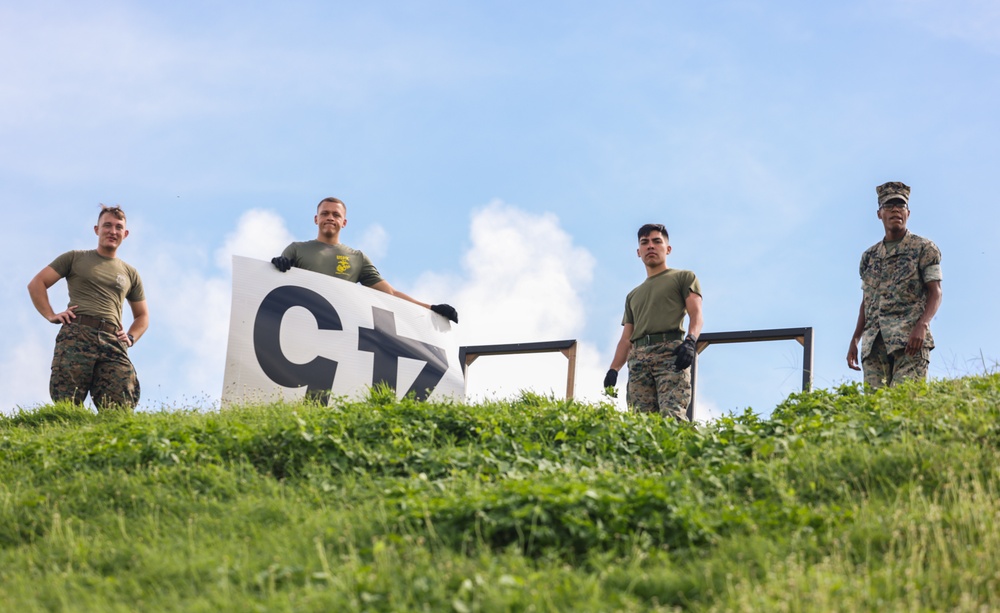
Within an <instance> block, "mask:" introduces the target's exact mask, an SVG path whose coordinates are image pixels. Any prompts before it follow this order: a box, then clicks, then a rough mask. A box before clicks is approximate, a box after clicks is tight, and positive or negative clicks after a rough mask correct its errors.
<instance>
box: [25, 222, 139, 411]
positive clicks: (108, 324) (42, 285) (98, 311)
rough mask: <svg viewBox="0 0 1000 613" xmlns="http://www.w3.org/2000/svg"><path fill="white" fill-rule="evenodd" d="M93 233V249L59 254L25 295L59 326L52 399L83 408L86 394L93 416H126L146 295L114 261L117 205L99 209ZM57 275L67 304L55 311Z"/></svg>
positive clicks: (122, 230)
mask: <svg viewBox="0 0 1000 613" xmlns="http://www.w3.org/2000/svg"><path fill="white" fill-rule="evenodd" d="M94 234H96V235H97V249H94V250H88V251H67V252H66V253H64V254H62V255H60V256H59V257H57V258H56V259H55V260H53V261H52V263H51V264H49V265H48V266H46V267H45V268H43V269H42V270H41V271H40V272H39V273H38V274H37V275H35V277H34V278H33V279H32V280H31V282H30V283H28V294H29V295H30V296H31V302H32V303H33V304H34V305H35V309H37V310H38V312H39V313H41V315H42V317H44V318H45V319H47V320H49V321H50V322H52V323H54V324H60V325H61V326H62V327H61V328H60V329H59V334H58V335H57V336H56V347H55V351H54V354H53V357H52V375H51V377H50V379H49V394H50V395H51V396H52V401H53V402H59V401H61V400H70V401H72V402H74V403H76V404H82V403H83V401H84V399H86V397H87V394H90V397H91V400H93V401H94V405H95V406H96V407H97V410H98V411H103V410H105V409H109V408H119V409H125V410H127V411H131V410H132V409H134V408H135V405H136V404H138V402H139V394H140V389H139V379H138V377H137V376H136V372H135V368H134V367H133V365H132V361H131V360H130V359H129V357H128V350H129V349H130V348H131V347H132V345H134V344H135V343H136V341H138V340H139V338H140V337H141V336H142V335H143V333H144V332H145V331H146V329H147V328H148V327H149V311H148V309H147V307H146V295H145V293H144V291H143V288H142V279H140V278H139V273H138V272H137V271H136V270H135V268H133V267H132V266H130V265H128V264H126V263H125V262H123V261H122V260H120V259H119V258H118V257H117V253H118V247H120V246H121V244H122V242H123V241H124V240H125V238H126V237H127V236H128V230H127V229H126V227H125V212H124V211H122V209H121V207H119V206H113V207H109V206H105V205H103V204H102V205H101V212H100V213H99V214H98V216H97V225H96V226H94ZM62 278H65V279H66V285H67V288H68V289H69V306H68V307H67V308H66V310H65V311H61V312H59V313H56V312H55V310H54V309H53V308H52V304H51V303H50V302H49V294H48V290H49V288H50V287H52V286H53V285H54V284H55V283H56V282H57V281H59V279H62ZM126 300H127V301H128V303H129V307H130V308H131V310H132V324H131V325H130V326H129V328H128V330H127V331H126V330H125V328H124V326H123V325H122V306H123V304H124V302H125V301H126Z"/></svg>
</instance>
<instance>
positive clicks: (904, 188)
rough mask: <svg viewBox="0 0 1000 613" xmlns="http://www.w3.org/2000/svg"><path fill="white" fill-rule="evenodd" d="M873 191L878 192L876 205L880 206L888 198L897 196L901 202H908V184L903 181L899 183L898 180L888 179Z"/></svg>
mask: <svg viewBox="0 0 1000 613" xmlns="http://www.w3.org/2000/svg"><path fill="white" fill-rule="evenodd" d="M875 193H876V194H878V205H879V206H882V205H883V204H885V203H886V202H889V201H890V200H895V199H896V198H899V199H900V200H902V201H903V202H905V203H907V204H909V203H910V186H909V185H906V184H905V183H900V182H899V181H889V182H888V183H883V184H882V185H879V186H878V187H876V188H875Z"/></svg>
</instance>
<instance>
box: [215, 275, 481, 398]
mask: <svg viewBox="0 0 1000 613" xmlns="http://www.w3.org/2000/svg"><path fill="white" fill-rule="evenodd" d="M458 352H459V348H458V343H457V340H456V339H455V331H454V326H453V324H452V323H451V322H450V321H448V320H447V319H445V318H444V317H442V316H440V315H438V314H436V313H434V312H432V311H430V310H429V309H425V308H423V307H421V306H418V305H415V304H413V303H411V302H408V301H406V300H403V299H401V298H396V297H395V296H390V295H388V294H386V293H384V292H380V291H378V290H374V289H370V288H367V287H364V286H362V285H359V284H356V283H349V282H347V281H343V280H341V279H337V278H335V277H330V276H327V275H323V274H319V273H315V272H310V271H306V270H302V269H299V268H292V269H291V270H289V271H288V272H284V273H282V272H279V271H278V270H277V269H276V268H275V267H274V266H273V265H271V263H270V262H262V261H260V260H254V259H251V258H245V257H240V256H233V305H232V310H231V313H230V318H229V345H228V348H227V351H226V373H225V376H224V381H223V388H222V405H223V406H232V405H237V404H259V403H269V402H276V401H282V400H283V401H297V400H302V399H304V398H305V397H306V395H307V394H308V395H309V397H310V398H312V399H315V400H317V401H319V402H321V403H323V404H326V403H328V402H329V399H330V398H331V397H333V398H335V397H338V396H346V397H348V398H352V399H358V398H361V397H363V396H364V395H366V394H367V393H368V389H369V388H370V387H372V386H374V385H376V384H379V383H384V384H387V385H389V386H390V387H392V388H393V389H395V390H396V395H397V397H399V398H402V397H403V396H405V395H407V394H409V393H413V394H414V395H415V396H416V398H417V399H419V400H430V401H437V400H443V399H455V400H459V401H461V400H463V399H464V396H465V379H464V377H463V375H462V365H461V364H460V363H459V360H458Z"/></svg>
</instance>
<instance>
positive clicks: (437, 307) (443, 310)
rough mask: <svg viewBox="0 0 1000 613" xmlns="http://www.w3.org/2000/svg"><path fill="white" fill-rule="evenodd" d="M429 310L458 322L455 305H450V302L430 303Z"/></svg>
mask: <svg viewBox="0 0 1000 613" xmlns="http://www.w3.org/2000/svg"><path fill="white" fill-rule="evenodd" d="M431 310H432V311H434V312H435V313H437V314H438V315H441V316H443V317H446V318H448V319H450V320H452V321H453V322H455V323H458V311H456V310H455V307H453V306H451V305H450V304H432V305H431Z"/></svg>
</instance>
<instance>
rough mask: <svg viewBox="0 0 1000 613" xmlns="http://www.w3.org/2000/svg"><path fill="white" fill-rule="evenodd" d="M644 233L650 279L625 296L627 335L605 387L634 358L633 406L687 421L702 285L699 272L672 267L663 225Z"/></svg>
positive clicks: (629, 390) (630, 384) (630, 393)
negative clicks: (670, 266)
mask: <svg viewBox="0 0 1000 613" xmlns="http://www.w3.org/2000/svg"><path fill="white" fill-rule="evenodd" d="M638 238H639V248H638V249H637V250H636V254H637V255H638V256H639V258H640V259H641V260H642V262H643V264H644V265H645V267H646V280H645V281H643V283H642V284H641V285H639V286H638V287H636V288H635V289H633V290H632V291H631V292H629V294H628V296H627V297H626V298H625V313H624V315H623V316H622V336H621V338H620V339H619V341H618V345H617V347H616V348H615V355H614V358H613V359H612V361H611V368H610V369H609V370H608V372H607V374H606V375H605V377H604V387H605V388H614V386H615V385H616V384H617V382H618V371H619V370H621V367H622V366H624V365H625V363H626V362H628V386H627V393H626V402H627V403H628V405H629V407H630V408H632V409H633V410H635V411H640V412H644V413H660V414H661V415H663V416H670V417H674V418H675V419H677V420H680V421H686V420H687V419H688V406H689V405H690V404H691V373H690V366H691V363H692V362H693V361H694V358H695V354H696V344H697V341H698V335H699V334H701V328H702V324H703V321H702V314H701V302H702V300H701V285H700V284H699V282H698V277H697V276H695V274H694V273H693V272H691V271H689V270H679V269H674V268H668V267H667V256H668V255H669V254H670V252H671V250H672V248H671V246H670V236H669V234H668V233H667V229H666V228H665V227H663V225H661V224H646V225H644V226H642V227H641V228H639V232H638ZM685 315H687V317H688V330H687V334H686V335H685V333H684V316H685Z"/></svg>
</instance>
